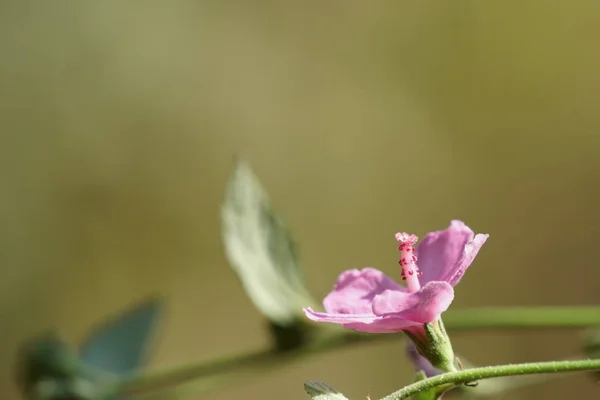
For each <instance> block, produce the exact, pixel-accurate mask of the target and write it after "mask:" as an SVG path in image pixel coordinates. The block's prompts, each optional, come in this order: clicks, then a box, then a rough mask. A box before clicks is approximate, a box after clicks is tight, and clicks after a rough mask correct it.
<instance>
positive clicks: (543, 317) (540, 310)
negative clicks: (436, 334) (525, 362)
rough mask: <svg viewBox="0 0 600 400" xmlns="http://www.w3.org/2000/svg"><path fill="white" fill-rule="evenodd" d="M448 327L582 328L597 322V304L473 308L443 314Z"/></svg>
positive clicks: (599, 323)
mask: <svg viewBox="0 0 600 400" xmlns="http://www.w3.org/2000/svg"><path fill="white" fill-rule="evenodd" d="M443 319H444V325H445V326H446V329H448V330H476V329H477V330H482V329H499V328H502V329H511V328H514V329H517V328H518V329H523V328H532V329H538V328H571V329H572V328H584V327H589V326H593V325H600V307H593V306H584V307H514V308H492V307H490V308H474V309H470V310H469V309H467V310H454V311H448V312H446V313H444V314H443Z"/></svg>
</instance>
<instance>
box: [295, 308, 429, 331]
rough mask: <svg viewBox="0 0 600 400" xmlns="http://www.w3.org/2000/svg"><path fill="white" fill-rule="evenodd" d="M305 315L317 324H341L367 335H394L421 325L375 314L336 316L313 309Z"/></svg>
mask: <svg viewBox="0 0 600 400" xmlns="http://www.w3.org/2000/svg"><path fill="white" fill-rule="evenodd" d="M303 311H304V314H305V315H306V316H307V317H308V318H309V319H311V320H313V321H316V322H331V323H334V324H340V325H342V326H343V327H344V328H348V329H353V330H355V331H358V332H365V333H392V332H400V331H402V330H403V329H405V328H408V327H410V326H414V325H419V324H418V323H416V322H413V321H407V320H404V319H402V318H394V317H391V318H385V317H378V316H376V315H374V314H335V313H320V312H316V311H314V310H313V309H311V308H305V309H304V310H303Z"/></svg>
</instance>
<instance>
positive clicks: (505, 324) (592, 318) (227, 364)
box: [123, 307, 600, 393]
mask: <svg viewBox="0 0 600 400" xmlns="http://www.w3.org/2000/svg"><path fill="white" fill-rule="evenodd" d="M443 319H444V325H445V326H446V329H447V330H449V331H466V330H489V329H513V328H515V329H516V328H519V329H524V328H530V329H538V328H571V329H572V328H582V327H589V326H593V325H600V307H532V308H524V307H521V308H479V309H470V310H454V311H448V312H446V313H444V315H443ZM331 328H332V329H324V331H326V332H327V336H321V337H320V338H316V339H315V340H313V341H312V342H311V343H310V344H308V345H306V346H304V347H301V348H299V349H296V350H292V351H287V352H276V351H274V350H272V349H265V350H260V351H254V352H251V353H248V354H244V355H239V356H233V357H227V358H221V359H217V360H209V361H203V362H198V363H192V364H189V365H184V366H179V367H174V368H170V369H165V370H162V371H151V372H149V373H145V374H143V375H139V376H136V377H133V378H132V379H130V380H128V381H126V382H124V383H123V388H124V390H125V391H126V392H135V393H138V392H140V391H141V392H146V391H148V390H152V389H153V388H162V387H166V386H172V385H176V384H180V383H185V382H188V381H191V380H195V379H207V380H208V379H212V378H214V377H221V376H223V375H226V374H229V373H233V372H236V373H237V372H238V371H243V370H250V371H249V372H250V373H252V374H254V375H256V373H257V372H263V371H265V370H268V369H273V368H276V367H277V366H280V365H283V364H285V363H288V362H290V361H292V360H296V359H298V358H300V357H306V356H310V355H313V354H316V353H320V352H324V351H328V350H334V349H338V348H342V347H347V346H350V345H354V344H357V343H370V342H374V341H381V340H390V339H395V338H397V337H398V336H397V335H389V334H385V335H369V334H359V333H356V332H354V331H349V330H345V329H342V328H339V329H336V328H337V327H333V326H331ZM211 388H213V386H209V387H208V389H211Z"/></svg>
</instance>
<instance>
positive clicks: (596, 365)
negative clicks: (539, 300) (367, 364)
mask: <svg viewBox="0 0 600 400" xmlns="http://www.w3.org/2000/svg"><path fill="white" fill-rule="evenodd" d="M593 370H600V360H577V361H550V362H538V363H526V364H513V365H499V366H490V367H481V368H473V369H468V370H464V371H458V372H448V373H445V374H441V375H437V376H434V377H432V378H427V379H424V380H422V381H419V382H416V383H413V384H411V385H408V386H405V387H403V388H402V389H400V390H398V391H396V392H394V393H392V394H390V395H388V396H385V397H383V398H382V399H381V400H402V399H406V398H407V397H410V396H412V395H413V394H415V393H418V392H420V391H422V390H427V389H431V388H433V387H436V386H440V385H446V384H455V385H458V384H461V383H469V382H475V381H478V380H480V379H487V378H497V377H501V376H515V375H530V374H547V373H556V372H573V371H593Z"/></svg>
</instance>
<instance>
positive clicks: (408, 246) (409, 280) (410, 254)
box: [396, 232, 423, 292]
mask: <svg viewBox="0 0 600 400" xmlns="http://www.w3.org/2000/svg"><path fill="white" fill-rule="evenodd" d="M396 240H397V241H398V242H399V243H400V245H399V246H398V250H400V261H398V264H400V266H401V267H402V274H401V275H402V280H403V281H406V287H407V288H408V290H409V292H416V291H418V290H419V289H421V284H420V283H419V277H420V276H421V275H423V273H422V272H420V271H419V268H418V267H417V256H416V255H415V243H417V240H419V238H418V237H416V236H415V235H409V234H408V233H404V232H402V233H396Z"/></svg>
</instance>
